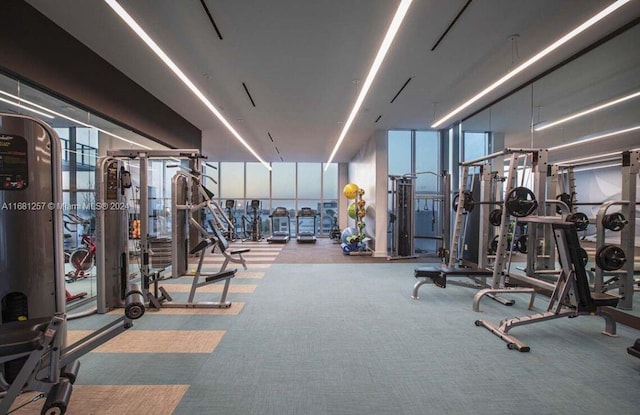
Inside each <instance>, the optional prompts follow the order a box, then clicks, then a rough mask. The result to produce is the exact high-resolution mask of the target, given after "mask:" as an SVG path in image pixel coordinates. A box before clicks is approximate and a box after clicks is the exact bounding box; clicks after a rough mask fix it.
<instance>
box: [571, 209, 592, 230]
mask: <svg viewBox="0 0 640 415" xmlns="http://www.w3.org/2000/svg"><path fill="white" fill-rule="evenodd" d="M567 222H573V223H574V224H575V225H576V230H578V231H584V230H585V229H587V228H588V227H589V217H588V216H587V215H585V214H584V213H582V212H576V213H572V214H571V215H569V216H567Z"/></svg>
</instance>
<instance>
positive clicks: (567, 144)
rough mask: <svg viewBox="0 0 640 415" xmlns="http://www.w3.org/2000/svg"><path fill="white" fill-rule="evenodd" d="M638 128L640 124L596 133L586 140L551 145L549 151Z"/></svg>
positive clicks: (639, 128)
mask: <svg viewBox="0 0 640 415" xmlns="http://www.w3.org/2000/svg"><path fill="white" fill-rule="evenodd" d="M636 130H640V125H636V126H634V127H629V128H625V129H622V130H616V131H612V132H609V133H605V134H599V135H596V136H594V137H589V138H585V139H584V140H578V141H574V142H571V143H566V144H560V145H558V146H554V147H549V151H553V150H559V149H561V148H567V147H572V146H577V145H581V144H584V143H588V142H590V141H596V140H601V139H603V138H607V137H612V136H614V135H619V134H624V133H629V132H631V131H636Z"/></svg>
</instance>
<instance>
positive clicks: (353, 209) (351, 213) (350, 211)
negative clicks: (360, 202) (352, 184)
mask: <svg viewBox="0 0 640 415" xmlns="http://www.w3.org/2000/svg"><path fill="white" fill-rule="evenodd" d="M356 211H357V205H356V204H355V203H352V204H350V205H349V209H348V210H347V213H348V215H349V217H350V218H351V219H355V218H356Z"/></svg>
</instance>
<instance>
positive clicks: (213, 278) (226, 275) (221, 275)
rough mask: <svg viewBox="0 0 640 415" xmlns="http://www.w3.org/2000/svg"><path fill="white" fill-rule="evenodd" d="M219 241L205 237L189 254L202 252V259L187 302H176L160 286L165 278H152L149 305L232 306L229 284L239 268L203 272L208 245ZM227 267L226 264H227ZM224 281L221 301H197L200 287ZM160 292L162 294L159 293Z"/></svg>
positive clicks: (170, 306)
mask: <svg viewBox="0 0 640 415" xmlns="http://www.w3.org/2000/svg"><path fill="white" fill-rule="evenodd" d="M217 243H218V240H217V239H216V238H205V239H203V240H202V241H200V242H199V243H198V244H197V245H196V246H195V247H193V249H191V251H190V252H189V254H191V255H195V254H198V253H199V254H200V260H199V261H198V267H197V268H196V272H195V273H194V274H193V281H192V282H191V290H190V291H189V298H188V299H187V301H186V302H176V301H173V298H172V297H171V295H170V294H169V292H168V291H167V290H166V289H165V288H164V287H159V286H158V283H159V282H160V281H162V280H163V278H159V277H156V278H152V279H151V281H150V282H152V283H153V288H154V289H153V293H151V292H148V293H147V299H148V300H149V305H150V306H152V307H153V308H156V309H158V310H159V309H160V308H162V307H167V308H229V307H231V302H230V301H227V293H228V292H229V284H230V283H231V279H232V278H233V277H235V275H236V272H237V271H238V270H236V269H233V270H226V269H223V270H221V271H219V272H216V273H213V274H208V273H207V274H205V273H203V272H202V266H203V264H204V257H205V251H206V249H207V248H208V247H210V246H213V245H215V244H217ZM225 267H226V265H225ZM201 277H204V280H203V281H200V278H201ZM220 281H224V287H223V288H222V294H221V295H220V300H219V301H195V296H196V291H197V289H198V288H199V287H203V286H205V285H209V284H215V283H216V282H220ZM158 292H159V293H160V294H158Z"/></svg>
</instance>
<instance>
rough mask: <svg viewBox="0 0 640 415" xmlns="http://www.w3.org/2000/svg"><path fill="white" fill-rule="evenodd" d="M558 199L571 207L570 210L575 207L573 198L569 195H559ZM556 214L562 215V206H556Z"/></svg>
mask: <svg viewBox="0 0 640 415" xmlns="http://www.w3.org/2000/svg"><path fill="white" fill-rule="evenodd" d="M556 199H557V200H559V201H561V202H564V203H565V204H566V205H567V206H568V207H569V210H571V208H572V207H573V203H572V197H571V195H570V194H569V193H562V194H559V195H558V196H556ZM556 213H558V215H560V214H562V209H560V206H556Z"/></svg>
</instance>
